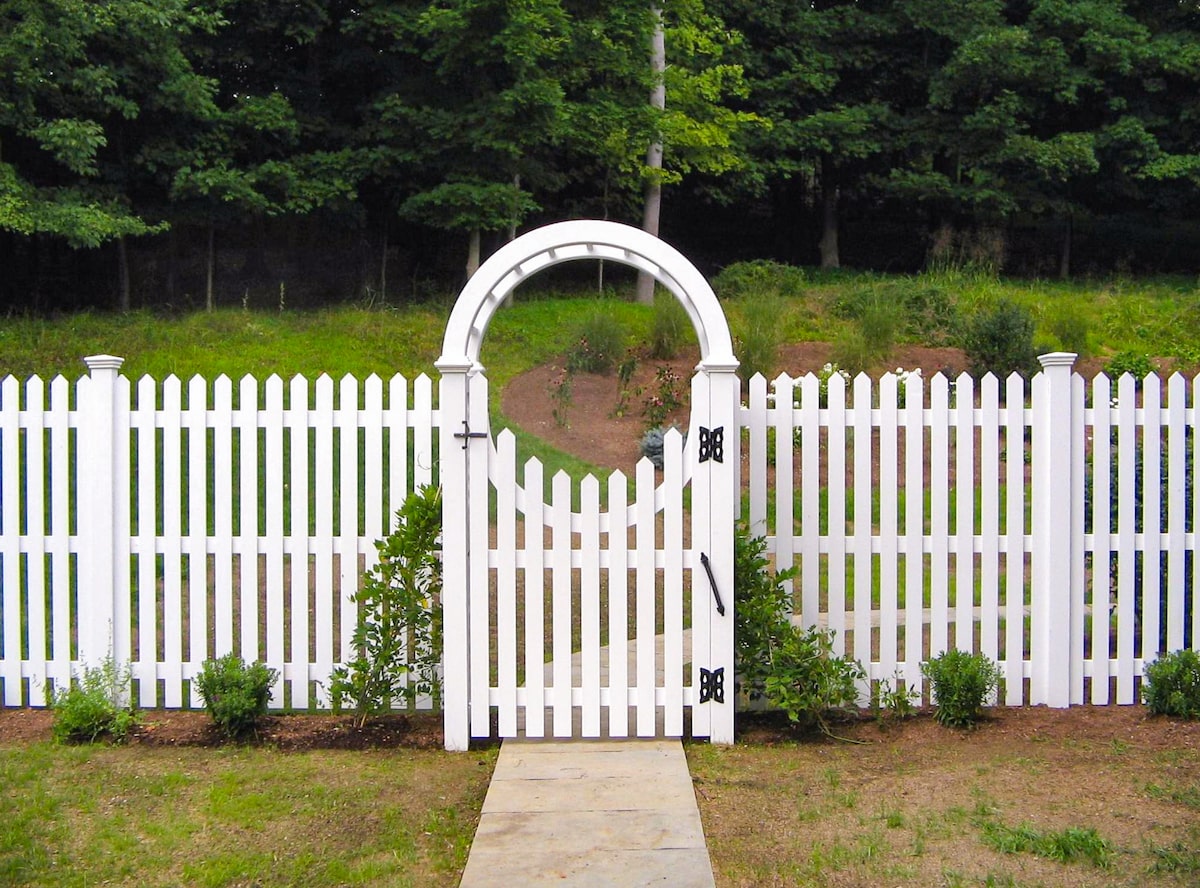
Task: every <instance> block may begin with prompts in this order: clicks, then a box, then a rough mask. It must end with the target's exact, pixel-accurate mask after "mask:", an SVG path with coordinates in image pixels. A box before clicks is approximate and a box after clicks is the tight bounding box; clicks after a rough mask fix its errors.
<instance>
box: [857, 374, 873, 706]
mask: <svg viewBox="0 0 1200 888" xmlns="http://www.w3.org/2000/svg"><path fill="white" fill-rule="evenodd" d="M872 426H873V423H872V422H871V378H870V377H869V376H867V375H866V374H865V373H860V374H859V375H858V376H856V377H855V378H854V538H853V543H852V546H853V551H854V659H856V660H858V662H860V663H870V662H871V661H872V659H873V658H872V656H871V634H872V633H871V610H872V601H871V591H872V590H871V585H872V583H871V580H872V575H873V574H874V566H875V565H874V562H875V558H874V555H873V554H872V548H873V547H872V539H871V537H872V532H871V517H872V516H871V511H872V508H871V501H872V499H873V497H872V494H873V490H872V488H873V486H874V485H873V479H872V472H871V456H872V450H873V448H872V446H871V445H872V441H871V438H872V437H873V431H874V430H873V428H872ZM869 693H870V689H869V688H868V687H867V686H866V685H865V684H863V683H861V682H860V687H859V694H860V697H863V698H865V697H866V696H867V695H868V694H869Z"/></svg>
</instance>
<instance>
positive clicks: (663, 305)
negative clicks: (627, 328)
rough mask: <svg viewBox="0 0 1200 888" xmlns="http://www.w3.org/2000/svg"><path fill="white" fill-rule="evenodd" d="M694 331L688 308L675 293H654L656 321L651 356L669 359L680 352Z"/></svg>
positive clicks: (652, 336) (651, 337)
mask: <svg viewBox="0 0 1200 888" xmlns="http://www.w3.org/2000/svg"><path fill="white" fill-rule="evenodd" d="M691 333H692V321H691V319H690V318H689V317H688V314H687V310H686V309H685V308H684V307H683V305H682V304H681V303H680V302H679V300H678V299H676V298H675V295H674V294H673V293H664V292H661V291H658V292H656V293H655V294H654V322H653V324H652V326H651V327H650V357H652V358H654V359H656V360H660V361H662V360H667V359H669V358H673V357H675V355H677V354H679V351H680V349H682V348H683V345H684V343H685V342H687V341H688V337H689V335H690V334H691Z"/></svg>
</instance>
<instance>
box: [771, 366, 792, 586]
mask: <svg viewBox="0 0 1200 888" xmlns="http://www.w3.org/2000/svg"><path fill="white" fill-rule="evenodd" d="M772 385H773V387H774V390H775V404H774V406H773V407H772V408H771V425H772V427H773V428H774V429H775V569H776V570H778V571H785V570H788V569H789V568H791V567H792V566H794V565H795V563H796V556H795V548H796V530H795V525H796V520H795V517H794V516H795V512H794V511H793V509H794V503H795V487H794V484H795V468H794V466H795V461H794V459H793V454H792V449H793V434H794V431H795V427H794V423H793V421H792V418H793V415H794V411H793V409H792V397H793V395H792V392H793V383H792V379H791V377H789V376H788V375H787V374H784V373H781V374H780V375H779V376H778V377H776V379H775V381H774V383H773V384H772ZM783 586H784V588H785V589H787V591H788V594H789V595H792V594H793V591H794V588H795V584H794V583H793V582H792V580H786V581H784V584H783Z"/></svg>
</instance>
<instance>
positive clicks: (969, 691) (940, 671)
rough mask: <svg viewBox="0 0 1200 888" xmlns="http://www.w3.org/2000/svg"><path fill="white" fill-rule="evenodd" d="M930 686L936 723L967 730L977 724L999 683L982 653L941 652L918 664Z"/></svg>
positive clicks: (994, 667)
mask: <svg viewBox="0 0 1200 888" xmlns="http://www.w3.org/2000/svg"><path fill="white" fill-rule="evenodd" d="M921 672H922V673H923V674H924V675H925V677H926V678H928V679H929V681H930V683H931V684H932V685H933V702H934V703H935V704H937V712H936V714H935V715H934V718H935V719H937V721H938V723H939V724H943V725H947V726H949V727H954V728H969V727H971V726H972V725H974V724H975V723H976V722H977V721H979V718H980V716H981V715H982V714H983V706H984V703H985V701H986V700H987V698H988V696H989V695H990V694H991V693H992V692H993V691H994V690H996V688H997V687H998V686H999V684H1000V669H999V667H997V666H996V664H995V663H993V662H992V661H991V660H990V659H988V658H987V657H985V656H984V655H983V654H968V653H967V652H966V651H960V650H949V651H944V652H943V653H941V654H939V655H938V656H936V657H934V658H933V659H932V660H930V661H929V662H927V663H923V664H922V665H921Z"/></svg>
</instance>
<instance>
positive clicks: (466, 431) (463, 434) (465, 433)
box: [454, 419, 487, 450]
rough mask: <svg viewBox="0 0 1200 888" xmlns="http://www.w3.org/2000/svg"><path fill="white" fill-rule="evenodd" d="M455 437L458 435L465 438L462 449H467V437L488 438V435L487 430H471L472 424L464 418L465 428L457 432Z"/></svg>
mask: <svg viewBox="0 0 1200 888" xmlns="http://www.w3.org/2000/svg"><path fill="white" fill-rule="evenodd" d="M454 437H456V438H462V439H463V448H462V449H463V450H466V449H467V439H468V438H486V437H487V432H473V431H471V426H470V424H469V423H468V422H467V421H466V420H465V419H464V420H463V430H462V431H461V432H455V433H454Z"/></svg>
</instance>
